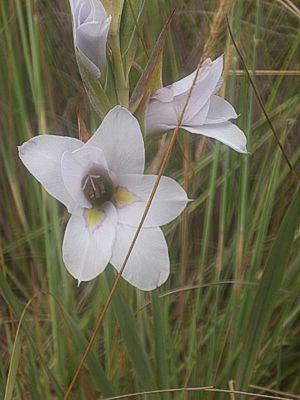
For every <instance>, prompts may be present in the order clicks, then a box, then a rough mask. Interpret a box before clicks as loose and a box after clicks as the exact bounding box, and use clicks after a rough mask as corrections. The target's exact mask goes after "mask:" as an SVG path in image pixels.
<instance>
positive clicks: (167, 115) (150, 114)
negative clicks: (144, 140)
mask: <svg viewBox="0 0 300 400" xmlns="http://www.w3.org/2000/svg"><path fill="white" fill-rule="evenodd" d="M177 122H178V119H177V114H176V111H175V108H174V102H162V101H159V100H157V99H155V98H152V99H150V101H149V104H148V107H147V110H146V117H145V132H146V134H147V135H151V134H156V133H164V132H167V131H169V130H170V129H174V128H175V127H176V125H177Z"/></svg>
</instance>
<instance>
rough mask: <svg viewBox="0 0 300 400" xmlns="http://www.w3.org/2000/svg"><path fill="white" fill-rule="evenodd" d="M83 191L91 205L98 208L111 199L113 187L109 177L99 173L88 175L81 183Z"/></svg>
mask: <svg viewBox="0 0 300 400" xmlns="http://www.w3.org/2000/svg"><path fill="white" fill-rule="evenodd" d="M83 192H84V194H85V196H86V197H87V199H88V200H89V201H90V202H91V204H92V206H93V207H95V208H98V207H100V206H102V205H103V204H104V203H106V202H107V201H109V200H111V198H112V196H113V194H114V187H113V185H112V182H111V181H110V179H109V178H105V177H103V176H101V175H88V177H87V178H86V180H85V183H84V185H83Z"/></svg>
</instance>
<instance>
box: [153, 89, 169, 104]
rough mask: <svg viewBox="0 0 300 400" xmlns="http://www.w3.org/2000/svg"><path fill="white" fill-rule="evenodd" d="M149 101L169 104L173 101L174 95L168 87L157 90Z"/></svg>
mask: <svg viewBox="0 0 300 400" xmlns="http://www.w3.org/2000/svg"><path fill="white" fill-rule="evenodd" d="M151 99H155V100H159V101H162V102H163V103H170V102H171V101H173V100H174V93H173V90H172V89H171V88H170V87H168V86H167V87H164V88H161V89H158V90H157V91H156V92H155V93H154V94H153V95H152V96H151Z"/></svg>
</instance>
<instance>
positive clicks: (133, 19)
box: [120, 0, 145, 57]
mask: <svg viewBox="0 0 300 400" xmlns="http://www.w3.org/2000/svg"><path fill="white" fill-rule="evenodd" d="M144 5H145V0H131V6H132V9H131V7H130V3H129V0H126V1H125V3H124V7H123V13H122V19H121V26H120V46H121V54H122V57H124V56H125V55H126V54H127V52H128V50H129V48H130V47H131V45H132V41H133V39H134V37H135V35H136V29H137V27H136V23H138V22H139V21H140V18H141V15H142V13H143V10H144ZM133 13H134V15H133Z"/></svg>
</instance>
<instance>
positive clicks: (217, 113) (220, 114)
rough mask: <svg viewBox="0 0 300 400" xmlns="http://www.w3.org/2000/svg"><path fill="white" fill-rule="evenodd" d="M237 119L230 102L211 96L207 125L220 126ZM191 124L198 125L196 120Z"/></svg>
mask: <svg viewBox="0 0 300 400" xmlns="http://www.w3.org/2000/svg"><path fill="white" fill-rule="evenodd" d="M237 117H238V115H237V113H236V112H235V109H234V108H233V107H232V105H231V104H230V103H229V102H228V101H226V100H224V99H222V98H221V97H219V96H215V95H213V96H211V98H210V102H209V110H208V113H207V117H206V121H205V124H218V123H221V122H226V121H228V120H230V119H236V118H237ZM190 124H191V125H197V123H196V121H194V120H191V121H190Z"/></svg>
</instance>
